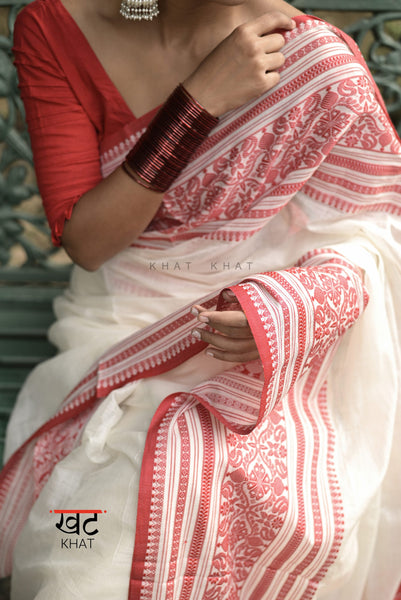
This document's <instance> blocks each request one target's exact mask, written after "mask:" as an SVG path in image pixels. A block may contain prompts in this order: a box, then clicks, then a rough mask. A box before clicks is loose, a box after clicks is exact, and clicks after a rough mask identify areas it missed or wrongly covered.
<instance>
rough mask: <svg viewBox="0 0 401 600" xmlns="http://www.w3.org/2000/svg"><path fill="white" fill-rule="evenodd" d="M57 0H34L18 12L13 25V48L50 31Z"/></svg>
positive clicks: (42, 36) (43, 35) (39, 37)
mask: <svg viewBox="0 0 401 600" xmlns="http://www.w3.org/2000/svg"><path fill="white" fill-rule="evenodd" d="M57 2H58V0H34V1H33V2H30V3H29V4H27V5H26V6H24V8H23V9H22V10H21V11H20V12H19V13H18V15H17V18H16V21H15V27H14V49H15V48H17V49H18V48H19V47H20V46H24V45H25V44H27V43H29V42H31V41H33V40H34V41H35V42H38V41H40V40H41V39H42V38H43V39H45V38H46V37H47V36H48V34H49V33H50V31H51V25H52V21H53V20H54V18H55V15H54V13H55V10H56V5H57Z"/></svg>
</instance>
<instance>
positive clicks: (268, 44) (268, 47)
mask: <svg viewBox="0 0 401 600" xmlns="http://www.w3.org/2000/svg"><path fill="white" fill-rule="evenodd" d="M259 40H260V41H259V44H260V49H261V50H263V52H265V53H266V54H270V53H271V52H279V51H280V50H281V49H282V48H283V47H284V45H285V38H284V36H283V35H281V33H271V34H270V35H264V36H262V37H260V38H259Z"/></svg>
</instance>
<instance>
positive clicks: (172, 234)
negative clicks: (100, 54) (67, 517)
mask: <svg viewBox="0 0 401 600" xmlns="http://www.w3.org/2000/svg"><path fill="white" fill-rule="evenodd" d="M296 22H297V28H296V29H295V30H294V31H292V32H289V33H286V34H285V36H286V46H285V55H286V65H285V66H284V68H283V70H282V78H281V82H280V84H279V85H278V86H277V87H276V88H274V89H273V90H272V91H271V92H269V93H268V94H266V95H265V96H263V97H262V98H259V99H258V100H256V101H254V102H252V103H249V104H248V105H246V106H244V107H242V108H241V109H238V110H235V111H233V112H230V113H228V114H227V115H224V117H223V118H222V119H221V120H220V123H219V125H218V127H217V128H216V130H215V131H214V132H213V133H212V134H211V135H210V136H209V137H208V139H207V140H206V141H205V142H204V143H203V144H202V146H201V147H200V148H199V150H198V151H197V153H196V155H195V156H194V157H193V160H192V161H191V163H190V164H189V165H188V167H187V168H186V169H185V170H184V171H183V172H182V174H181V175H180V177H179V178H178V179H177V181H176V183H175V184H174V186H173V187H172V188H171V189H170V190H169V191H168V192H167V193H166V194H165V196H164V199H163V203H162V206H161V208H160V210H159V211H158V213H157V215H156V217H155V219H154V221H153V222H152V223H151V225H150V226H149V228H148V229H147V230H146V231H145V232H144V233H143V235H142V236H141V237H140V238H139V240H138V241H137V242H136V243H135V244H134V245H133V246H132V247H130V248H128V249H126V250H125V251H124V252H122V253H120V254H119V255H118V256H116V257H115V258H113V259H112V260H110V261H108V262H107V263H106V264H105V265H103V266H102V267H101V268H100V269H99V270H98V271H97V272H96V273H86V272H84V271H83V270H82V269H80V268H78V267H76V268H75V269H74V271H73V275H72V280H71V284H70V288H69V290H68V291H67V292H66V294H65V295H64V296H62V297H61V298H59V299H58V300H57V301H56V313H57V317H58V320H57V322H56V323H55V325H54V326H52V328H51V330H50V339H51V340H52V341H53V342H54V343H55V344H56V345H57V346H58V347H59V349H60V354H59V355H58V356H56V357H55V358H53V359H51V360H50V361H48V362H46V363H44V364H43V365H41V366H40V367H38V368H37V369H36V370H35V371H34V372H33V373H32V375H31V376H30V377H29V379H28V381H27V383H26V385H25V387H24V389H23V391H22V393H21V396H20V398H19V400H18V403H17V406H16V409H15V411H14V413H13V416H12V419H11V423H10V427H9V437H8V445H7V455H8V456H9V457H10V459H9V461H8V463H7V465H6V467H5V469H4V470H3V473H2V479H1V484H0V485H1V487H0V531H1V538H0V539H1V540H2V541H1V545H0V564H1V567H2V571H3V572H4V573H6V572H8V571H10V569H11V566H12V564H13V585H12V587H13V591H12V597H13V598H14V600H22V599H23V600H29V599H30V598H36V599H40V600H45V599H46V600H47V599H48V600H50V599H52V600H53V599H54V598H55V597H56V598H59V599H61V600H63V599H66V600H67V598H68V600H70V599H72V598H80V599H81V598H95V597H96V598H97V599H102V598H104V599H107V600H111V599H114V598H115V599H116V600H117V599H118V600H121V599H122V598H129V599H130V600H134V599H141V600H145V599H150V598H152V599H155V598H157V599H160V600H161V599H172V600H182V599H184V598H185V599H196V600H199V599H204V600H211V599H214V598H219V600H234V599H238V600H250V599H252V600H262V599H267V598H268V599H269V600H276V599H277V600H278V599H286V600H289V599H291V600H296V599H297V600H298V599H312V598H313V599H317V600H340V599H341V600H344V599H345V598H347V599H350V598H352V599H353V600H377V599H378V598H380V599H381V600H393V598H394V596H395V593H396V590H397V588H398V585H399V583H400V579H401V568H400V565H401V556H400V554H401V551H400V548H399V544H398V543H396V540H398V539H400V534H401V516H400V511H399V503H400V498H401V489H400V478H399V476H398V473H399V468H400V461H401V456H400V448H399V444H397V443H396V441H397V435H398V434H399V431H400V427H401V423H400V397H399V364H400V352H399V347H400V346H399V343H400V341H399V324H400V306H401V302H400V289H401V286H400V284H401V273H400V264H401V263H400V258H401V256H400V247H399V241H400V239H401V238H400V212H401V203H400V196H399V191H400V176H401V155H400V141H399V139H398V137H397V135H396V133H395V131H394V130H393V128H392V126H391V124H390V122H389V119H388V116H387V114H386V113H385V109H384V106H383V103H382V100H381V99H380V97H379V95H378V91H377V89H376V87H375V85H374V83H373V81H372V78H371V76H370V75H369V74H368V72H367V70H366V67H365V65H364V63H363V60H362V58H361V56H360V54H359V52H358V50H357V48H356V47H355V45H354V44H353V43H352V42H351V40H349V39H348V38H346V37H345V36H344V35H343V34H342V33H341V32H339V31H338V30H336V29H335V28H333V27H331V26H329V25H327V24H325V23H323V22H321V21H319V20H317V19H315V18H312V17H300V18H297V19H296ZM72 33H74V36H75V37H74V40H76V43H74V45H73V47H71V45H70V44H69V45H68V52H67V46H66V40H67V39H68V40H69V39H71V34H72ZM15 44H16V47H15V54H16V62H17V66H18V69H19V74H20V80H21V92H22V94H23V98H24V101H25V103H26V106H27V117H28V122H29V123H30V127H31V136H32V144H33V147H34V152H35V160H36V166H37V170H38V178H39V182H40V185H41V189H42V194H43V196H44V201H45V205H46V209H47V213H48V215H49V221H50V223H51V225H52V228H53V235H54V238H55V240H56V241H57V240H59V238H60V235H61V231H62V226H63V223H64V220H65V218H68V217H69V216H70V215H71V211H72V208H73V206H74V203H75V202H76V201H77V199H78V198H79V197H80V195H81V194H82V193H84V192H85V191H86V189H89V188H90V187H92V186H93V185H94V184H95V183H96V182H97V181H98V180H99V179H100V178H101V177H102V176H106V175H107V174H109V173H110V172H112V171H113V170H114V169H115V168H116V167H117V166H118V165H119V164H120V163H121V162H122V161H123V159H124V157H125V155H126V153H127V152H128V151H129V149H130V147H132V145H133V144H134V143H135V141H136V139H138V137H139V135H140V134H141V132H142V131H143V130H144V128H145V127H146V125H147V123H148V122H149V120H150V118H151V116H152V113H153V114H154V111H152V113H149V114H148V115H145V116H144V117H143V118H141V119H136V118H135V117H134V116H133V115H132V114H130V112H129V110H128V108H127V107H126V106H125V103H124V102H123V100H122V98H121V97H120V96H119V94H118V92H117V90H115V88H113V85H112V83H111V81H110V80H109V79H108V77H107V75H106V74H105V73H104V71H103V70H102V67H101V65H100V63H99V62H98V61H97V59H96V57H95V56H94V55H93V53H91V50H90V48H89V46H88V45H87V42H86V40H85V39H84V38H83V36H82V34H81V33H80V32H79V29H78V28H77V26H76V25H75V23H74V22H73V20H72V19H71V17H70V16H69V15H68V13H67V12H66V11H65V9H64V8H63V6H62V4H61V3H60V2H59V0H55V1H51V2H50V0H35V1H34V2H33V3H32V4H30V5H29V6H28V7H27V8H25V9H24V10H23V11H22V13H21V14H20V17H19V19H18V21H17V25H16V41H15ZM34 49H35V52H34V51H33V50H34ZM82 53H85V57H86V59H88V56H89V61H88V60H86V63H85V64H83V62H82V61H80V57H81V56H82ZM33 73H36V75H35V78H34V77H33ZM38 83H39V85H37V84H38ZM45 83H46V85H47V86H49V85H51V86H54V92H55V93H54V94H49V92H48V91H47V97H50V98H52V99H53V97H54V98H56V99H58V101H56V102H53V101H52V103H51V106H48V105H47V102H46V100H45V98H44V97H43V96H42V95H41V94H42V91H41V89H42V86H43V85H44V84H45ZM55 104H57V107H55V106H54V105H55ZM71 115H74V119H72V118H71ZM47 116H48V117H49V118H47ZM45 117H46V118H45ZM75 117H76V118H75ZM67 122H68V126H67ZM72 122H74V123H75V124H76V131H73V129H74V128H73V127H71V123H72ZM55 145H58V146H57V156H58V157H59V156H60V152H61V150H62V152H63V153H64V156H63V160H60V159H59V158H58V161H57V166H52V161H51V153H52V152H53V153H54V151H55V150H54V149H55ZM99 148H100V150H99ZM74 161H75V162H74ZM83 162H84V164H85V168H79V169H78V176H75V175H76V174H77V165H78V164H79V165H82V163H83ZM60 165H63V168H62V170H63V173H62V176H61V175H60V171H57V169H60ZM81 174H82V179H80V177H81ZM83 174H86V175H85V176H83ZM226 287H229V288H230V289H231V290H232V291H233V292H234V293H235V295H236V296H237V298H238V300H239V301H240V303H241V306H242V308H243V310H244V311H245V313H246V315H247V318H248V321H249V323H250V326H251V328H252V331H253V333H254V336H255V340H256V342H257V345H258V349H259V353H260V357H261V359H260V360H257V361H252V362H250V363H246V364H226V363H223V362H220V361H216V360H213V359H212V358H210V357H207V356H206V355H205V354H204V352H203V350H204V347H205V346H204V344H202V343H201V342H199V341H197V340H196V339H195V338H193V336H191V330H192V329H193V327H194V326H195V325H196V322H195V320H194V317H193V315H191V312H190V307H191V305H192V304H193V303H194V302H197V303H203V304H204V305H206V306H208V307H217V309H218V310H225V309H227V308H230V306H229V305H228V304H227V303H226V302H225V301H224V299H223V297H222V295H221V291H222V290H223V289H224V288H226ZM53 415H55V416H53ZM19 447H20V448H19ZM18 448H19V449H18ZM56 509H76V510H85V509H88V510H89V509H101V510H102V511H104V510H107V513H104V512H102V514H101V515H100V517H99V527H98V528H99V532H98V533H97V534H96V536H94V537H95V539H94V542H93V547H92V548H90V549H86V550H83V549H82V550H78V551H74V550H73V549H72V550H66V549H65V548H63V547H62V544H61V542H60V537H61V535H60V531H59V530H58V529H57V528H56V527H55V520H54V514H51V513H50V511H54V510H56ZM20 531H21V532H20ZM17 538H18V539H17ZM15 542H16V546H15V549H14V558H13V559H12V553H13V548H14V545H15ZM12 561H13V562H12Z"/></svg>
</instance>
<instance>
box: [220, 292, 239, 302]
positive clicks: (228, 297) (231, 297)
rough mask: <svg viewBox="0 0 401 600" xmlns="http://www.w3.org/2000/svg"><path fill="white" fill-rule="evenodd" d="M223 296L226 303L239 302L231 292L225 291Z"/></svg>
mask: <svg viewBox="0 0 401 600" xmlns="http://www.w3.org/2000/svg"><path fill="white" fill-rule="evenodd" d="M222 296H223V298H224V300H225V301H226V302H230V303H233V302H238V299H237V296H236V295H235V294H234V292H232V291H231V290H223V293H222ZM238 304H239V302H238Z"/></svg>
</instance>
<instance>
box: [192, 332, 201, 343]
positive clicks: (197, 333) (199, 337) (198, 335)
mask: <svg viewBox="0 0 401 600" xmlns="http://www.w3.org/2000/svg"><path fill="white" fill-rule="evenodd" d="M191 333H192V335H193V336H194V338H196V339H197V340H200V339H201V334H200V332H199V331H198V330H197V329H193V330H192V331H191Z"/></svg>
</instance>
